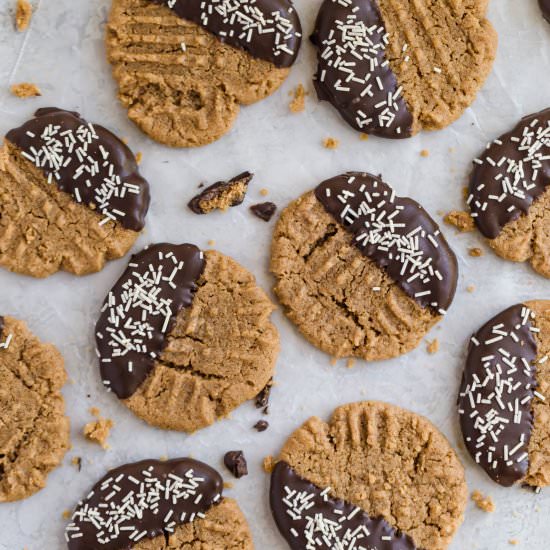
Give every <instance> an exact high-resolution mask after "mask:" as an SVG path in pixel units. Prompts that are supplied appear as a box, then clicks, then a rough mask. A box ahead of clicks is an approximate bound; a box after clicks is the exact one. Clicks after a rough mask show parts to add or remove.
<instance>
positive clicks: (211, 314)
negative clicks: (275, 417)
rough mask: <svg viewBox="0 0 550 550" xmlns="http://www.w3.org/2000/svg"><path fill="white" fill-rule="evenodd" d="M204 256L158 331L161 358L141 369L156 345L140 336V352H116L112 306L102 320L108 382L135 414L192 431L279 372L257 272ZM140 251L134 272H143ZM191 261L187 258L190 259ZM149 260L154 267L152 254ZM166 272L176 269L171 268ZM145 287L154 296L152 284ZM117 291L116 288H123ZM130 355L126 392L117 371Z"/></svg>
mask: <svg viewBox="0 0 550 550" xmlns="http://www.w3.org/2000/svg"><path fill="white" fill-rule="evenodd" d="M155 246H157V247H159V246H162V247H163V248H162V249H163V250H164V254H165V257H166V251H167V250H169V249H171V246H172V245H168V248H164V246H165V245H155ZM184 246H187V247H190V246H191V245H184ZM192 248H195V249H196V247H192ZM152 250H153V251H154V250H156V249H155V248H154V247H152ZM174 250H175V249H174ZM196 251H197V252H198V249H196ZM178 254H179V253H178V252H176V255H178ZM200 255H201V258H204V266H203V269H202V270H201V269H199V270H198V271H196V272H195V275H196V280H191V284H190V285H189V288H190V294H189V295H188V296H187V298H188V300H187V302H186V303H185V304H184V307H181V308H180V309H179V310H177V312H176V313H175V314H174V319H173V322H171V323H170V324H169V325H166V326H165V327H164V329H165V330H166V332H165V333H162V332H160V331H159V332H157V331H156V329H155V331H154V334H155V336H154V341H157V342H159V348H158V349H159V350H160V351H155V355H157V357H155V359H154V360H151V364H150V365H149V366H148V367H147V369H145V370H142V369H141V366H140V362H141V360H142V359H141V358H142V357H146V356H149V355H150V352H147V349H148V347H150V345H152V344H147V343H144V346H143V349H142V347H141V346H142V343H141V342H142V341H140V342H139V344H138V347H139V351H138V352H137V353H136V354H134V355H128V356H127V355H123V356H122V357H120V355H119V352H115V353H114V354H113V355H110V354H109V353H110V351H109V350H110V347H111V344H112V342H113V341H112V340H109V342H107V340H106V339H107V336H108V335H109V334H110V331H111V328H110V327H109V326H107V327H105V325H104V324H103V323H104V320H105V319H107V318H109V319H110V318H111V317H112V314H111V312H110V310H109V309H104V313H103V316H102V318H101V319H100V322H99V323H98V329H97V335H98V340H97V341H98V346H99V349H100V352H99V356H100V365H101V369H102V376H103V378H104V380H107V381H106V384H107V387H109V388H111V389H113V391H115V392H116V393H117V395H118V396H119V397H120V398H121V399H122V400H123V403H124V404H125V405H126V406H127V407H128V408H129V409H130V410H131V411H133V412H134V413H135V414H136V415H137V416H139V417H140V418H142V419H143V420H145V421H146V422H148V423H150V424H152V425H154V426H157V427H160V428H164V429H172V430H181V431H185V432H193V431H195V430H198V429H200V428H204V427H206V426H208V425H210V424H212V423H213V422H215V421H216V420H217V419H219V418H222V417H224V416H226V415H227V414H228V413H229V412H230V411H231V410H233V409H234V408H236V407H238V406H239V405H241V404H242V403H244V402H245V401H247V400H249V399H253V398H254V397H256V395H258V394H259V393H260V391H261V390H262V389H263V388H265V386H266V385H267V384H268V383H269V381H270V379H271V377H272V376H273V370H274V367H275V362H276V359H277V355H278V351H279V337H278V333H277V330H276V328H275V326H274V325H273V324H272V323H271V321H270V315H271V313H272V311H273V309H274V306H273V304H272V303H271V302H270V300H269V298H268V297H267V296H266V294H265V293H264V292H263V290H261V289H260V288H259V287H258V286H257V285H256V281H255V279H254V276H253V275H252V274H250V273H249V272H248V271H247V270H246V269H244V268H243V267H241V266H240V265H239V264H238V263H237V262H235V261H234V260H232V259H231V258H228V257H227V256H224V255H223V254H221V253H219V252H216V251H207V252H204V255H203V253H202V252H200ZM178 257H179V256H178ZM134 258H135V257H134ZM134 258H133V259H132V261H131V265H132V264H134V267H130V268H129V270H130V272H132V271H134V272H135V271H139V269H136V267H135V260H134ZM140 261H141V260H140ZM192 261H194V260H192V259H191V258H188V259H186V264H187V265H190V264H191V262H192ZM151 263H153V264H154V260H151ZM145 264H147V265H146V267H148V265H149V260H148V261H147V262H145ZM145 264H144V265H145ZM127 273H128V272H127ZM127 273H125V274H124V275H123V276H122V278H121V279H122V280H123V281H125V280H126V277H127ZM164 273H170V271H169V268H167V269H165V270H164ZM179 284H182V283H181V282H180V283H179ZM176 286H177V283H176ZM125 288H126V291H127V292H128V293H131V290H128V289H129V287H128V286H125ZM145 288H147V287H145ZM146 291H147V292H151V295H156V293H155V291H154V290H153V291H151V290H149V289H148V288H147V290H146ZM113 294H118V287H115V291H114V293H113V292H112V293H111V295H110V296H112V295H113ZM161 296H162V294H161ZM162 299H163V300H164V297H162ZM110 300H112V298H111V297H109V298H108V299H107V302H106V303H109V301H110ZM117 307H120V306H117ZM111 311H112V310H111ZM129 362H132V363H133V365H131V373H130V374H129V375H127V376H128V379H129V383H125V384H124V387H123V388H122V391H120V390H118V389H117V384H118V382H117V378H118V377H119V375H121V374H120V373H121V371H122V370H124V369H126V368H129ZM113 369H115V370H113ZM139 373H141V375H140V376H139V378H138V374H139ZM109 378H110V380H109Z"/></svg>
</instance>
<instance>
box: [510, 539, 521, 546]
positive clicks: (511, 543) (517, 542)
mask: <svg viewBox="0 0 550 550" xmlns="http://www.w3.org/2000/svg"><path fill="white" fill-rule="evenodd" d="M508 544H509V545H511V546H517V545H518V544H519V540H518V539H510V540H509V541H508Z"/></svg>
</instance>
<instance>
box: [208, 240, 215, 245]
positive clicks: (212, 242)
mask: <svg viewBox="0 0 550 550" xmlns="http://www.w3.org/2000/svg"><path fill="white" fill-rule="evenodd" d="M215 244H216V241H215V240H214V239H210V240H209V241H208V246H214V245H215Z"/></svg>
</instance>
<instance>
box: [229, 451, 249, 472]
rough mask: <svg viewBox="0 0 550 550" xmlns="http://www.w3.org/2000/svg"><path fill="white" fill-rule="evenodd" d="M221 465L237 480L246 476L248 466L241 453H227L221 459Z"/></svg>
mask: <svg viewBox="0 0 550 550" xmlns="http://www.w3.org/2000/svg"><path fill="white" fill-rule="evenodd" d="M223 463H224V464H225V467H226V468H227V469H228V470H229V471H230V472H231V473H232V474H233V475H234V476H235V477H236V478H237V479H239V478H241V477H243V476H245V475H248V465H247V463H246V458H245V457H244V453H243V452H242V451H228V452H227V453H225V456H224V457H223Z"/></svg>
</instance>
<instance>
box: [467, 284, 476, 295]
mask: <svg viewBox="0 0 550 550" xmlns="http://www.w3.org/2000/svg"><path fill="white" fill-rule="evenodd" d="M475 289H476V287H475V285H468V286H467V287H466V290H467V291H468V292H470V293H472V292H475Z"/></svg>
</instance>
